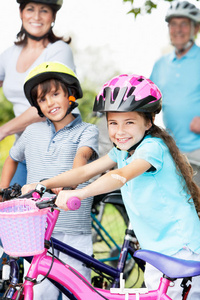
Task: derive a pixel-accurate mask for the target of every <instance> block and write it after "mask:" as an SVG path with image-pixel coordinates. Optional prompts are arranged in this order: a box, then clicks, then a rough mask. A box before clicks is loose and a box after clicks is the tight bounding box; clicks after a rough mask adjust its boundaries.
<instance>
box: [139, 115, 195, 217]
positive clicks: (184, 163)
mask: <svg viewBox="0 0 200 300" xmlns="http://www.w3.org/2000/svg"><path fill="white" fill-rule="evenodd" d="M139 114H140V115H142V116H143V117H144V119H145V120H146V121H148V120H149V119H151V120H154V118H155V114H152V115H151V118H150V117H149V114H145V113H139ZM148 134H151V136H152V137H158V138H161V139H162V140H163V141H164V143H165V144H166V145H167V147H168V148H169V152H170V154H171V156H172V158H173V160H174V162H175V165H176V171H177V173H178V174H179V175H180V176H182V177H183V182H182V184H183V188H184V190H186V192H187V193H188V195H191V198H192V199H193V201H194V204H195V207H196V210H197V212H200V188H199V187H198V186H197V185H196V184H195V182H194V181H193V177H194V172H193V169H192V167H191V165H190V163H189V161H188V159H187V157H186V156H185V155H184V154H182V153H181V152H180V150H179V148H178V147H177V145H176V142H175V140H174V139H173V138H172V137H171V136H170V135H169V134H168V132H167V131H166V130H164V129H162V128H160V127H158V126H157V125H155V124H154V123H153V122H152V127H151V128H150V130H149V131H148Z"/></svg>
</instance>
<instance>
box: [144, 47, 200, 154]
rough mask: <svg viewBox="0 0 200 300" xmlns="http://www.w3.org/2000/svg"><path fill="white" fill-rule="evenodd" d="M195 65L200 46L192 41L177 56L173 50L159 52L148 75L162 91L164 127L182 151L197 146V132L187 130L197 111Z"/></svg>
mask: <svg viewBox="0 0 200 300" xmlns="http://www.w3.org/2000/svg"><path fill="white" fill-rule="evenodd" d="M199 66H200V47H198V46H197V45H195V44H194V45H193V46H192V48H191V49H190V50H189V51H188V52H187V53H186V54H185V55H184V56H183V57H181V58H180V59H178V58H177V57H176V55H175V52H173V53H171V54H167V55H164V56H162V57H161V58H160V59H159V60H158V61H157V62H156V63H155V65H154V67H153V70H152V73H151V76H150V79H151V80H152V81H153V82H154V83H155V84H156V85H157V86H158V87H159V89H160V90H161V93H162V95H163V100H162V111H163V121H164V124H165V126H166V129H167V130H168V131H169V133H170V134H171V135H172V136H173V137H174V139H175V141H176V144H177V146H178V147H179V149H180V150H181V151H182V152H191V151H194V150H197V149H200V134H199V133H195V132H192V131H191V130H190V123H191V121H192V120H193V118H194V117H197V116H199V113H200V67H199Z"/></svg>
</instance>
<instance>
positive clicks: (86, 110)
mask: <svg viewBox="0 0 200 300" xmlns="http://www.w3.org/2000/svg"><path fill="white" fill-rule="evenodd" d="M95 96H96V93H95V91H92V90H90V89H87V88H84V87H83V98H82V99H79V100H78V101H77V102H78V104H79V105H78V108H79V110H80V113H81V116H82V119H83V121H84V122H88V123H92V124H94V123H96V121H97V119H96V117H95V116H94V115H93V104H94V99H95Z"/></svg>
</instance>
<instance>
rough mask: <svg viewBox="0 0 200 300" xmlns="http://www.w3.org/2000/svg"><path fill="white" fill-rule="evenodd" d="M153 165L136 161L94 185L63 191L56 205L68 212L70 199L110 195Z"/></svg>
mask: <svg viewBox="0 0 200 300" xmlns="http://www.w3.org/2000/svg"><path fill="white" fill-rule="evenodd" d="M150 167H151V164H150V163H148V162H147V161H145V160H143V159H136V160H134V161H133V162H132V163H130V164H128V165H127V166H125V167H123V168H121V169H117V170H113V171H110V172H108V173H106V174H105V175H103V176H101V177H99V178H98V179H97V180H95V181H94V182H93V183H91V184H89V185H88V186H86V187H84V188H83V189H78V190H74V191H61V192H60V193H59V195H58V198H57V200H56V205H57V206H59V207H60V208H62V209H64V210H68V208H67V205H66V202H67V200H68V199H69V198H70V197H78V198H79V199H80V200H83V199H85V198H88V197H91V196H95V195H99V194H103V193H109V192H111V191H114V190H116V189H119V188H121V187H122V186H123V185H124V184H125V183H126V182H127V181H129V180H131V179H133V178H134V177H137V176H139V175H141V174H142V173H144V172H146V171H147V170H148V169H149V168H150Z"/></svg>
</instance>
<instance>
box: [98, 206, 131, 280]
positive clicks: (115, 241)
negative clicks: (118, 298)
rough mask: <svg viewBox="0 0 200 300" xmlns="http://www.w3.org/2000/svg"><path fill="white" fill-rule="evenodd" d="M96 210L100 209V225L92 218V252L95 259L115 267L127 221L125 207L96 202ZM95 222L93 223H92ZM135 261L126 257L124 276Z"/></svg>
mask: <svg viewBox="0 0 200 300" xmlns="http://www.w3.org/2000/svg"><path fill="white" fill-rule="evenodd" d="M96 209H97V211H100V212H99V214H100V221H101V222H100V226H101V227H99V226H98V225H99V224H96V223H95V222H94V219H93V226H96V227H95V229H94V228H93V253H94V256H95V258H96V259H99V260H100V261H102V262H105V263H107V264H109V265H111V266H112V267H114V268H116V267H117V263H118V259H119V255H120V250H121V246H122V244H123V241H124V235H125V230H126V228H127V226H128V223H129V218H128V215H127V213H126V210H125V207H124V206H121V205H114V204H111V203H103V202H100V203H98V206H97V205H96ZM94 223H95V224H94ZM134 264H135V261H134V259H133V258H129V259H127V263H126V267H125V271H124V277H125V279H127V278H128V276H129V274H130V272H131V270H132V269H133V267H134Z"/></svg>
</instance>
